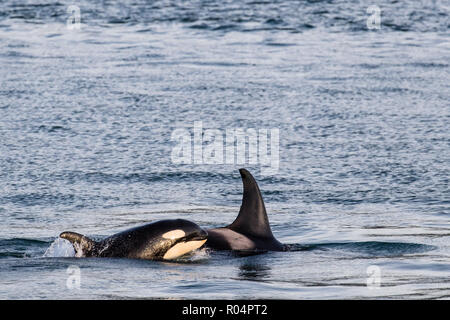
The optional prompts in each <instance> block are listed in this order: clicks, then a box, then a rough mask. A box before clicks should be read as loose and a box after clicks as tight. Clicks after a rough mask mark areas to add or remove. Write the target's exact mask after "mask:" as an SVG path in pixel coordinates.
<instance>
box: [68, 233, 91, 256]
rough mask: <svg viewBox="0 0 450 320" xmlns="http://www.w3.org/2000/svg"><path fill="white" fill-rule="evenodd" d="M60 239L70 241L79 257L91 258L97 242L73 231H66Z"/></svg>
mask: <svg viewBox="0 0 450 320" xmlns="http://www.w3.org/2000/svg"><path fill="white" fill-rule="evenodd" d="M59 237H60V238H63V239H66V240H68V241H70V242H71V243H72V245H73V248H74V249H75V252H76V255H77V256H86V257H89V256H91V254H92V251H93V250H94V247H95V244H96V242H95V241H94V240H92V239H89V238H88V237H86V236H84V235H82V234H79V233H76V232H71V231H65V232H63V233H61V234H60V235H59Z"/></svg>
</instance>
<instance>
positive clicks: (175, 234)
mask: <svg viewBox="0 0 450 320" xmlns="http://www.w3.org/2000/svg"><path fill="white" fill-rule="evenodd" d="M185 235H186V233H185V232H184V231H183V230H181V229H176V230H172V231H168V232H166V233H164V234H163V235H162V237H163V238H164V239H170V240H175V239H179V238H182V237H184V236H185Z"/></svg>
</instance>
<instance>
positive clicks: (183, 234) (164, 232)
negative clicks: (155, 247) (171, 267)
mask: <svg viewBox="0 0 450 320" xmlns="http://www.w3.org/2000/svg"><path fill="white" fill-rule="evenodd" d="M161 224H162V226H161V230H160V233H161V235H160V239H159V241H160V248H161V249H162V250H160V252H159V255H160V256H161V257H162V259H164V260H172V259H176V258H178V257H181V256H183V255H185V254H187V253H189V252H191V251H194V250H196V249H198V248H200V247H201V246H203V244H204V243H205V242H206V240H207V238H208V232H207V231H206V230H204V229H202V228H201V227H199V226H198V225H197V224H195V223H194V222H191V221H188V220H184V219H175V220H163V221H161Z"/></svg>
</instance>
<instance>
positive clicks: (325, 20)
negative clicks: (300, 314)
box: [0, 0, 450, 299]
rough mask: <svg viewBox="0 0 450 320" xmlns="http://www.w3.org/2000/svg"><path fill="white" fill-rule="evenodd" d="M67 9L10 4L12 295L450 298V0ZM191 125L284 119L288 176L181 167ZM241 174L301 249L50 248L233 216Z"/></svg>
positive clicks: (2, 12) (3, 37)
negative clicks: (174, 156) (179, 255)
mask: <svg viewBox="0 0 450 320" xmlns="http://www.w3.org/2000/svg"><path fill="white" fill-rule="evenodd" d="M74 2H75V3H72V2H71V1H60V2H54V1H44V0H37V1H25V0H18V1H13V0H7V1H2V2H1V3H0V137H1V143H0V219H1V220H0V221H1V228H0V274H1V277H0V288H1V289H0V298H1V299H10V298H25V299H30V298H32V299H36V298H46V299H67V298H83V299H86V298H87V299H105V298H107V299H109V298H119V299H121V298H208V299H211V298H212V299H215V298H225V299H233V298H281V299H301V298H305V299H311V298H316V299H317V298H318V299H327V298H339V299H340V298H344V299H349V298H362V299H366V298H414V299H416V298H418V299H422V298H447V299H448V298H449V297H450V224H449V219H450V190H449V170H450V165H449V163H450V161H449V160H450V104H449V101H450V90H449V89H450V85H449V83H450V81H449V80H450V69H449V63H450V41H449V40H450V33H449V31H450V18H449V17H450V12H449V8H450V3H449V1H438V0H436V1H408V2H403V1H398V2H395V1H394V2H391V1H385V0H383V1H377V3H373V1H281V0H280V1H236V0H232V1H215V0H214V1H213V0H211V1H200V0H195V1H189V2H188V1H143V0H137V1H136V0H134V1H121V3H122V4H117V3H116V2H114V1H87V0H81V1H74ZM72 4H76V5H77V6H78V7H79V8H80V14H81V29H79V30H78V29H74V30H70V29H68V27H67V25H66V21H67V19H68V18H69V13H68V12H67V9H68V7H69V5H72ZM372 4H376V5H377V6H379V7H380V8H381V24H380V27H381V28H380V29H379V30H368V28H367V25H366V20H367V17H368V16H369V14H367V12H366V9H367V8H368V7H369V6H370V5H372ZM194 121H202V123H203V127H204V128H214V129H219V130H222V131H225V130H226V129H227V128H238V127H241V128H256V129H261V128H277V129H279V133H280V137H279V170H278V173H277V174H274V175H264V174H261V172H260V169H261V168H260V166H259V165H254V164H253V165H249V164H246V165H241V164H235V165H227V164H216V165H195V164H191V165H178V164H174V163H173V162H172V160H171V152H172V149H173V147H174V142H173V141H171V134H172V133H173V132H174V130H176V129H179V128H188V129H189V130H191V129H192V127H193V125H194ZM242 166H244V167H246V168H248V169H249V170H250V171H251V172H252V173H253V174H254V175H255V178H256V179H257V181H258V182H259V184H260V188H261V190H262V193H263V197H264V199H265V202H266V207H267V211H268V212H269V219H270V222H271V225H272V230H273V233H274V234H275V235H276V237H277V238H278V239H279V240H280V241H282V242H284V243H288V244H291V245H292V249H293V250H292V251H291V252H287V253H286V252H275V253H267V254H262V255H257V256H250V257H236V256H233V255H231V254H228V253H217V252H208V251H206V250H204V249H203V250H200V251H198V252H196V253H195V254H194V255H193V256H190V257H186V258H183V259H181V260H180V261H176V262H155V261H139V260H127V259H95V258H89V259H77V258H74V257H71V256H72V255H73V253H71V252H70V246H67V244H65V243H61V242H59V241H55V239H56V237H57V236H58V234H59V233H60V232H62V231H64V230H73V231H77V232H80V233H83V234H86V235H90V236H94V237H102V236H106V235H110V234H112V233H114V232H117V231H120V230H124V229H126V228H129V227H132V226H136V225H140V224H144V223H147V222H151V221H155V220H160V219H167V218H184V219H189V220H192V221H195V222H196V223H198V224H199V225H201V226H203V227H205V228H210V227H215V226H222V225H225V224H228V223H230V222H232V221H233V219H234V218H235V216H236V215H237V212H238V210H239V205H240V200H241V197H242V185H241V181H240V177H239V173H238V171H237V169H238V168H239V167H242ZM69 266H76V267H78V268H79V271H80V289H69V288H68V287H67V279H68V277H69V276H70V274H68V273H67V272H68V267H69ZM370 266H375V270H378V271H379V273H378V275H379V276H380V277H379V280H380V282H379V283H380V287H379V288H371V287H368V286H367V282H368V281H369V282H370V281H371V279H373V278H372V275H373V274H372V273H371V270H373V267H370Z"/></svg>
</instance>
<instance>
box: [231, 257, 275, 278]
mask: <svg viewBox="0 0 450 320" xmlns="http://www.w3.org/2000/svg"><path fill="white" fill-rule="evenodd" d="M270 271H271V268H270V267H269V266H268V264H267V261H266V260H264V258H262V259H257V260H252V261H245V262H243V263H242V264H240V265H239V272H238V277H239V279H241V280H253V281H258V280H264V279H267V278H269V277H270Z"/></svg>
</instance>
